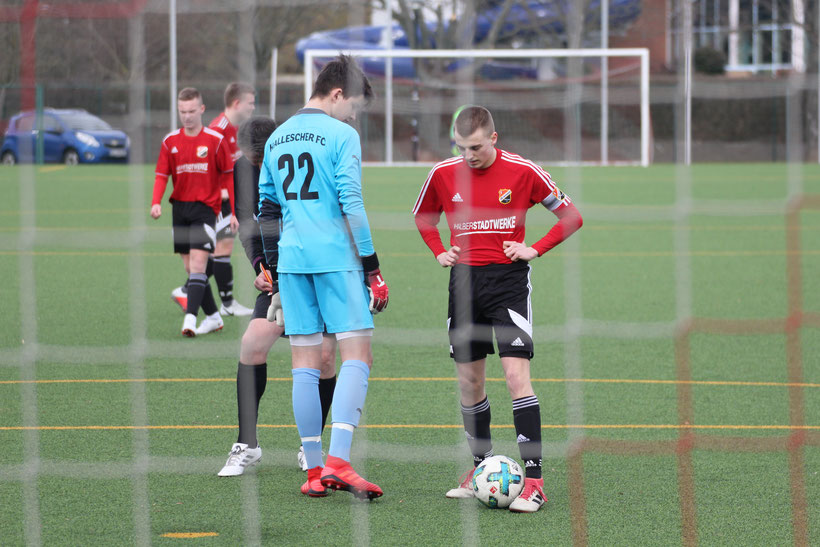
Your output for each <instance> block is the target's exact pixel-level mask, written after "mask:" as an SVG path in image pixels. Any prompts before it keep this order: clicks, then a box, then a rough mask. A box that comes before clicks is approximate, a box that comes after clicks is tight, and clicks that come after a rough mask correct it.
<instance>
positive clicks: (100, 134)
mask: <svg viewBox="0 0 820 547" xmlns="http://www.w3.org/2000/svg"><path fill="white" fill-rule="evenodd" d="M40 130H42V141H43V161H45V162H49V163H64V164H66V165H76V164H78V163H111V162H117V163H125V162H127V161H128V152H129V148H130V145H131V143H130V141H129V139H128V135H126V134H125V133H123V132H122V131H119V130H117V129H112V128H111V126H110V125H108V124H107V123H106V122H104V121H103V120H101V119H100V118H98V117H97V116H94V115H93V114H89V113H88V112H86V111H85V110H79V109H57V108H44V109H43V113H42V120H38V118H37V112H36V111H34V110H29V111H25V112H21V113H19V114H17V115H16V116H14V117H12V118H11V120H10V121H9V126H8V129H7V130H6V136H5V138H4V139H3V146H2V147H0V162H2V163H3V164H4V165H14V164H15V163H18V162H23V163H31V162H33V161H35V159H36V157H37V140H38V135H39V134H40Z"/></svg>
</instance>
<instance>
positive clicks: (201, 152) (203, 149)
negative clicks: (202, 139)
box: [196, 146, 208, 158]
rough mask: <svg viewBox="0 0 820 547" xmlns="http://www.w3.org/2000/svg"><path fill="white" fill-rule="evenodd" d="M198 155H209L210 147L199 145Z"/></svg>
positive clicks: (200, 156)
mask: <svg viewBox="0 0 820 547" xmlns="http://www.w3.org/2000/svg"><path fill="white" fill-rule="evenodd" d="M196 157H198V158H206V157H208V147H207V146H197V147H196Z"/></svg>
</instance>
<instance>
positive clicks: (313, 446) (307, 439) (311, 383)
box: [291, 368, 322, 469]
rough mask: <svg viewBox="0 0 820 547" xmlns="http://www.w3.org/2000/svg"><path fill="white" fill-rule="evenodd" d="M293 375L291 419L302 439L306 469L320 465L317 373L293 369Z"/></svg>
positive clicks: (320, 428) (319, 410) (307, 369)
mask: <svg viewBox="0 0 820 547" xmlns="http://www.w3.org/2000/svg"><path fill="white" fill-rule="evenodd" d="M291 373H292V374H293V418H294V419H295V420H296V428H297V429H298V430H299V436H300V437H301V438H302V448H304V449H305V461H306V462H307V466H308V469H313V468H314V467H319V466H321V465H322V403H321V401H320V400H319V371H318V370H316V369H315V368H295V369H293V370H292V371H291Z"/></svg>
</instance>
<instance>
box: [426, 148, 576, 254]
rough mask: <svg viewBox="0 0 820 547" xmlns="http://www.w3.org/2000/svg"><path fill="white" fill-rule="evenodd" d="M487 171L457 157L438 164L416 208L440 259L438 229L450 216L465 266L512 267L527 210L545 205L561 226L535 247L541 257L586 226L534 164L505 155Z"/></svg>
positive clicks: (452, 237)
mask: <svg viewBox="0 0 820 547" xmlns="http://www.w3.org/2000/svg"><path fill="white" fill-rule="evenodd" d="M496 152H497V153H496V158H495V161H494V162H493V163H492V164H491V165H490V166H489V167H487V168H486V169H472V168H470V167H469V166H468V165H467V164H466V163H465V162H464V160H463V158H461V157H460V156H459V157H455V158H450V159H448V160H445V161H442V162H440V163H438V164H436V165H435V166H434V167H433V169H432V170H431V171H430V174H429V175H428V176H427V180H426V181H425V182H424V185H423V186H422V188H421V192H420V194H419V197H418V199H417V200H416V204H415V206H414V207H413V214H414V216H415V221H416V227H417V228H418V229H419V232H420V233H421V236H422V238H423V239H424V241H425V243H427V246H428V247H430V250H431V251H432V252H433V254H434V255H436V256H438V255H439V254H441V253H443V252H445V251H446V249H445V248H444V245H443V244H442V242H441V235H440V234H439V231H438V228H437V224H438V222H439V219H440V218H441V213H442V212H444V214H445V217H446V219H447V223H448V224H449V228H450V245H451V246H458V247H460V248H461V253H460V256H459V263H462V264H468V265H471V266H483V265H486V264H509V263H510V262H511V261H510V259H509V258H507V256H506V255H505V254H504V247H503V242H504V241H518V242H523V241H524V235H525V227H524V225H525V222H526V218H527V210H528V209H529V208H530V207H532V206H533V205H535V204H536V203H541V204H543V205H544V206H545V207H546V208H547V209H549V210H550V211H552V212H553V213H555V215H556V216H558V218H559V221H558V223H557V224H555V226H553V228H552V229H551V230H550V231H549V232H548V233H547V234H546V235H545V236H544V237H543V238H541V239H540V240H539V241H537V242H536V243H534V244H533V245H532V247H533V248H534V249H535V250H536V251H538V254H539V255H542V254H544V253H545V252H547V251H548V250H549V249H551V248H552V247H554V246H555V245H557V244H558V243H560V242H561V241H563V240H564V239H566V238H567V237H569V235H570V234H572V233H573V232H575V231H576V230H577V229H578V228H580V227H581V224H582V222H583V221H582V219H581V215H580V213H578V210H577V209H576V208H575V206H574V205H573V204H572V201H571V200H570V198H569V197H568V196H567V195H566V194H564V193H563V192H562V191H561V190H559V189H558V187H557V186H555V184H554V183H553V182H552V179H551V178H550V176H549V173H547V172H546V171H544V170H543V169H541V168H540V167H539V166H537V165H536V164H534V163H533V162H531V161H529V160H526V159H524V158H522V157H521V156H518V155H516V154H511V153H509V152H506V151H504V150H500V149H499V150H497V151H496Z"/></svg>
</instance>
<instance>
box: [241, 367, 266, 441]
mask: <svg viewBox="0 0 820 547" xmlns="http://www.w3.org/2000/svg"><path fill="white" fill-rule="evenodd" d="M267 383H268V364H267V363H262V364H261V365H246V364H244V363H242V362H241V361H240V362H239V366H238V367H237V368H236V406H237V408H238V413H239V438H238V439H237V440H236V442H238V443H245V444H247V445H248V447H249V448H256V447H257V446H259V441H258V440H257V438H256V421H257V419H258V417H259V400H260V399H261V398H262V394H263V393H265V386H266V385H267Z"/></svg>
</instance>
